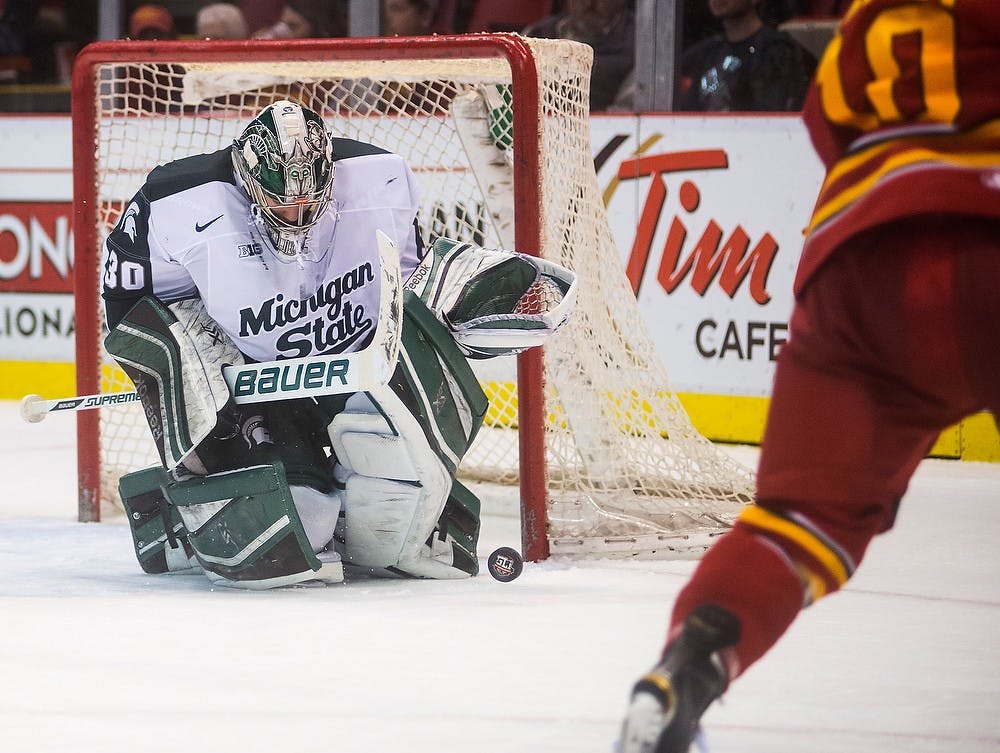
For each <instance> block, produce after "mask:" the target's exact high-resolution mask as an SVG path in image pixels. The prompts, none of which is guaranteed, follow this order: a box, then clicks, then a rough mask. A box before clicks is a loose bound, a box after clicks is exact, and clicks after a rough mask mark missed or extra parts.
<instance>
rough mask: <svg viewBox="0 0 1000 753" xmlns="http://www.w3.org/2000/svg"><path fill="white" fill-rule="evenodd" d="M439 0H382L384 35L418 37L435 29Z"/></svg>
mask: <svg viewBox="0 0 1000 753" xmlns="http://www.w3.org/2000/svg"><path fill="white" fill-rule="evenodd" d="M437 9H438V4H437V0H382V34H383V36H387V37H417V36H423V35H426V34H430V33H431V32H432V31H433V28H434V16H435V13H436V11H437Z"/></svg>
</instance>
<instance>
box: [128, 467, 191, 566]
mask: <svg viewBox="0 0 1000 753" xmlns="http://www.w3.org/2000/svg"><path fill="white" fill-rule="evenodd" d="M169 481H170V479H169V477H168V476H167V473H166V471H164V470H163V468H161V467H160V466H153V467H152V468H146V469H144V470H141V471H136V472H134V473H128V474H126V475H124V476H122V477H121V478H120V479H119V481H118V493H119V495H120V496H121V498H122V504H123V505H124V506H125V514H126V515H127V516H128V524H129V528H130V529H131V530H132V542H133V544H134V545H135V556H136V557H137V558H138V560H139V565H140V567H142V569H143V570H144V571H145V572H147V573H166V572H179V571H184V570H191V569H193V568H194V567H195V566H196V564H195V560H194V550H193V549H192V548H191V544H190V543H189V542H188V536H187V531H186V530H185V529H184V523H183V522H182V521H181V516H180V515H179V514H178V512H177V510H176V509H174V508H173V507H171V506H170V505H169V504H168V503H167V500H166V498H165V497H164V496H163V487H165V486H166V485H167V484H168V483H169Z"/></svg>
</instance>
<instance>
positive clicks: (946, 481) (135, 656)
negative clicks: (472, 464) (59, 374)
mask: <svg viewBox="0 0 1000 753" xmlns="http://www.w3.org/2000/svg"><path fill="white" fill-rule="evenodd" d="M74 426H75V424H74V421H73V419H72V417H68V416H52V417H50V418H48V419H47V420H46V421H45V422H44V423H42V424H37V425H25V424H22V423H21V421H20V419H19V418H18V416H17V409H16V404H15V403H11V402H0V427H2V431H0V457H2V459H3V461H2V466H0V467H2V473H0V626H2V633H0V671H2V678H0V751H3V752H4V753H22V752H24V753H43V752H47V751H71V752H72V753H84V752H90V751H93V752H95V753H97V752H100V753H117V752H118V751H122V752H127V753H133V752H134V753H140V752H141V753H155V752H159V751H198V752H199V753H228V752H233V753H256V752H258V751H259V752H260V753H272V752H273V753H284V752H285V751H317V752H322V751H331V752H332V751H337V752H338V753H341V752H343V753H355V752H356V753H382V752H386V753H388V752H391V751H405V753H442V751H463V752H465V751H467V752H468V753H523V752H534V751H538V752H539V753H561V752H565V753H585V752H587V751H602V752H604V753H609V752H610V750H611V747H612V742H613V740H614V738H615V735H616V732H617V727H618V724H619V720H620V718H621V716H622V713H623V712H624V709H625V701H626V697H627V695H628V692H629V688H630V687H631V684H632V683H633V682H634V681H635V679H636V678H637V676H638V675H639V674H641V673H642V672H643V671H645V670H646V669H647V668H648V667H649V666H650V665H651V664H652V663H653V662H654V660H655V659H656V657H657V655H658V652H659V650H660V647H661V643H662V640H663V637H664V630H665V626H666V619H667V614H668V611H669V609H670V605H671V603H672V601H673V599H674V597H675V595H676V593H677V591H678V589H679V588H680V587H681V585H682V584H683V582H684V579H685V576H687V574H688V573H690V571H691V569H692V567H693V563H691V562H653V563H649V562H647V563H642V562H608V561H605V562H600V561H591V562H582V563H567V562H553V561H548V562H544V563H539V564H528V565H526V567H525V570H524V573H523V575H522V576H521V577H520V578H519V579H518V580H516V581H514V582H513V583H509V584H504V583H499V582H497V581H494V580H493V579H492V578H490V576H489V575H486V574H484V575H481V576H479V577H477V578H474V579H472V580H469V581H464V582H451V583H441V582H413V581H406V582H401V581H384V582H383V581H364V582H355V583H353V584H351V583H349V584H345V585H339V586H335V587H329V588H301V589H291V590H282V591H273V592H267V593H247V592H241V591H234V590H229V589H225V588H213V587H212V586H211V585H210V584H209V583H208V581H207V580H205V579H204V578H203V577H202V576H200V575H199V576H158V577H153V576H147V575H145V574H143V573H142V571H141V570H140V569H139V566H138V564H137V563H136V562H135V560H134V558H133V555H132V548H131V540H130V537H129V532H128V527H127V525H126V524H125V522H124V520H123V519H121V518H119V519H115V520H111V521H107V522H105V523H101V524H82V523H77V522H76V520H75V518H76V493H75V475H74V474H75V433H74V431H75V430H74ZM735 452H736V453H737V454H738V455H741V456H742V459H744V460H745V461H746V462H750V463H752V462H753V460H754V452H753V450H747V449H745V448H744V449H737V450H735ZM510 511H511V508H510V506H509V505H508V506H506V507H505V506H504V505H502V504H501V505H492V506H491V510H490V512H489V514H488V515H487V516H486V517H485V518H484V522H483V535H482V542H481V546H480V553H481V554H484V555H485V554H486V553H488V552H489V551H491V550H492V549H493V548H495V547H497V546H502V545H512V546H518V544H519V533H518V525H517V521H516V518H515V517H513V516H512V515H511V514H510ZM998 532H1000V464H998V465H987V464H972V463H959V462H955V461H944V460H928V461H925V462H924V463H923V464H922V465H921V467H920V469H919V471H918V473H917V475H916V477H915V479H914V481H913V483H912V485H911V489H910V492H909V493H908V494H907V496H906V498H905V499H904V502H903V506H902V511H901V513H900V516H899V519H898V521H897V525H896V528H895V529H894V531H892V532H891V533H890V534H888V535H886V536H883V537H881V538H880V539H878V540H877V541H876V542H875V543H874V545H873V546H872V548H871V550H870V553H869V556H868V558H867V559H866V561H865V562H864V564H863V565H862V567H861V569H860V571H859V573H858V574H857V576H856V577H855V579H854V580H853V581H852V582H851V583H850V584H849V585H848V587H847V588H846V589H845V590H844V591H842V592H841V593H839V594H836V595H834V596H832V597H830V598H828V599H826V600H824V601H822V602H820V603H819V604H817V605H815V606H813V607H812V608H810V609H809V610H807V611H806V612H804V613H803V614H802V616H801V617H800V618H799V620H798V621H797V622H796V623H795V625H794V626H793V627H792V629H791V630H790V631H789V633H788V634H787V635H786V636H785V637H784V638H783V640H782V641H781V642H780V643H779V644H778V646H777V647H776V648H775V649H774V650H773V651H772V652H771V653H770V654H769V655H768V656H767V657H765V659H764V660H763V661H761V662H760V663H759V664H757V665H756V666H755V667H753V668H752V669H751V670H750V671H749V672H748V673H747V674H746V675H744V676H743V677H742V678H740V679H739V680H738V681H737V682H736V683H735V684H734V685H733V686H732V688H731V689H730V692H729V693H728V694H727V696H726V697H725V699H724V703H723V704H721V705H716V707H713V709H712V710H710V712H709V713H708V715H707V716H706V718H705V728H706V735H707V741H708V744H709V747H710V750H711V751H712V753H729V752H732V753H894V752H895V751H900V752H904V751H905V753H930V752H932V751H934V752H937V751H946V752H952V751H953V752H954V753H974V752H979V751H1000V547H998V545H997V535H998ZM484 570H485V568H484Z"/></svg>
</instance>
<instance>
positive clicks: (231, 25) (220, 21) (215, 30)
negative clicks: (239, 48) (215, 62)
mask: <svg viewBox="0 0 1000 753" xmlns="http://www.w3.org/2000/svg"><path fill="white" fill-rule="evenodd" d="M195 34H196V35H197V37H198V38H199V39H246V38H247V37H248V36H249V35H250V30H249V29H248V28H247V20H246V18H244V17H243V11H242V10H240V9H239V7H238V6H236V5H233V4H232V3H212V4H211V5H206V6H205V7H204V8H202V9H201V10H199V11H198V15H197V16H196V17H195Z"/></svg>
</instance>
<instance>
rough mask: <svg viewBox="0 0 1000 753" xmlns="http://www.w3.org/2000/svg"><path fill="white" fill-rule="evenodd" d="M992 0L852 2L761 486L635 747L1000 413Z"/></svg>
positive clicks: (711, 566) (697, 710)
mask: <svg viewBox="0 0 1000 753" xmlns="http://www.w3.org/2000/svg"><path fill="white" fill-rule="evenodd" d="M998 92H1000V3H997V2H996V0H857V2H855V3H854V4H853V5H852V6H851V7H850V9H849V10H848V11H847V13H846V14H845V16H844V18H843V20H842V22H841V26H840V29H839V31H838V33H837V34H836V35H835V37H834V38H833V40H832V42H831V43H830V45H829V47H828V49H827V50H826V53H825V55H824V57H823V59H822V60H821V62H820V65H819V68H818V69H817V73H816V78H815V80H814V82H813V85H812V87H811V90H810V93H809V95H808V97H807V101H806V104H805V108H804V111H803V118H804V120H805V123H806V126H807V127H808V129H809V133H810V135H811V137H812V140H813V144H814V146H815V148H816V150H817V152H818V153H819V155H820V157H821V159H822V160H823V162H824V164H825V165H826V168H827V176H826V180H825V181H824V183H823V186H822V188H821V190H820V194H819V197H818V200H817V202H816V206H815V209H814V213H813V217H812V220H811V222H810V225H809V228H808V231H807V236H806V241H805V248H804V250H803V254H802V258H801V262H800V265H799V269H798V274H797V277H796V281H795V295H796V303H795V309H794V311H793V314H792V318H791V335H790V338H789V341H788V343H787V344H786V345H785V347H784V348H783V350H782V352H781V354H780V357H779V360H778V366H777V372H776V375H775V382H774V387H773V392H772V399H771V407H770V413H769V415H768V421H767V427H766V429H765V433H764V441H763V444H762V447H761V454H760V462H759V468H758V476H757V494H756V503H755V504H754V505H752V506H750V507H748V508H747V509H746V510H745V511H744V512H743V513H742V515H741V516H740V518H739V520H738V521H737V523H736V525H735V526H734V528H733V529H732V531H730V532H729V533H728V534H726V535H725V536H724V537H722V538H721V539H720V540H719V541H718V542H717V543H716V544H715V546H714V547H713V548H712V549H710V550H709V552H708V553H707V554H706V555H705V557H704V558H703V559H702V561H701V562H700V563H699V565H698V567H697V569H696V570H695V572H694V574H693V575H692V577H691V580H690V581H689V582H688V583H687V584H686V586H685V587H684V588H683V589H682V591H681V593H680V595H679V596H678V599H677V601H676V603H675V605H674V608H673V614H672V617H671V624H670V628H669V631H668V636H667V643H666V648H665V650H664V653H663V655H662V658H661V660H660V662H659V663H658V664H656V666H654V667H653V669H652V670H651V671H650V672H649V673H647V674H646V675H645V676H643V677H642V678H641V679H640V680H639V681H638V683H637V684H636V685H635V688H634V690H633V693H632V698H631V703H630V705H629V708H628V711H627V714H626V717H625V721H624V724H623V727H622V734H621V739H620V741H619V749H620V751H621V752H622V753H639V752H640V751H643V752H644V753H654V752H655V753H675V752H679V751H687V750H688V749H689V746H690V744H691V741H692V739H693V738H694V737H695V735H696V733H697V730H698V724H699V719H700V718H701V716H702V714H703V713H704V711H705V710H706V709H707V707H708V706H709V705H710V704H711V703H712V701H714V700H715V699H716V698H718V697H719V696H720V695H721V694H722V693H723V692H724V691H725V690H726V688H727V687H728V685H729V684H730V682H731V681H732V680H734V679H735V678H736V677H738V676H739V675H740V674H741V673H742V672H744V671H745V670H746V669H747V668H748V667H749V666H750V665H751V664H753V663H754V662H755V661H757V660H758V659H760V658H761V657H762V656H763V655H764V654H765V653H766V652H767V651H768V650H769V649H770V648H771V647H772V646H773V645H774V644H775V643H776V642H777V641H778V639H779V638H780V637H781V635H782V634H783V633H784V632H785V630H786V629H787V628H788V627H789V626H790V625H791V623H792V621H793V620H794V619H795V617H796V615H797V614H798V613H799V610H801V609H802V608H803V607H805V606H808V605H809V604H811V603H812V602H814V601H815V600H817V599H819V598H820V597H822V596H824V595H826V594H829V593H832V592H833V591H835V590H837V589H838V588H840V587H841V586H842V585H843V584H844V583H845V582H846V581H847V580H848V578H850V577H851V575H852V574H853V573H854V571H855V569H856V568H857V566H858V564H859V563H860V562H861V560H862V557H863V556H864V553H865V550H866V548H867V546H868V544H869V542H871V540H872V538H873V537H874V536H876V535H877V534H879V533H882V532H884V531H887V530H888V529H889V528H891V526H892V524H893V520H894V517H895V514H896V509H897V506H898V504H899V501H900V499H901V497H902V496H903V494H904V492H905V491H906V488H907V484H908V482H909V479H910V477H911V476H912V474H913V472H914V470H915V469H916V467H917V465H918V463H919V462H920V460H921V459H922V458H923V457H925V456H926V454H927V452H928V451H929V450H930V448H931V446H932V445H933V443H934V441H935V439H936V438H937V436H938V434H939V432H940V431H941V430H942V429H944V428H946V427H947V426H949V425H950V424H952V423H954V422H956V421H959V420H960V419H962V418H964V417H966V416H968V415H970V414H972V413H975V412H978V411H981V410H987V411H991V412H992V413H993V415H994V417H996V416H997V415H998V413H1000V380H998V379H997V374H1000V327H998V325H997V322H1000V296H997V292H996V291H997V290H998V289H1000V96H998V94H997V93H998Z"/></svg>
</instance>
